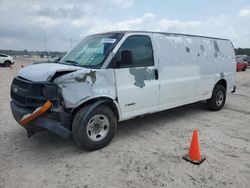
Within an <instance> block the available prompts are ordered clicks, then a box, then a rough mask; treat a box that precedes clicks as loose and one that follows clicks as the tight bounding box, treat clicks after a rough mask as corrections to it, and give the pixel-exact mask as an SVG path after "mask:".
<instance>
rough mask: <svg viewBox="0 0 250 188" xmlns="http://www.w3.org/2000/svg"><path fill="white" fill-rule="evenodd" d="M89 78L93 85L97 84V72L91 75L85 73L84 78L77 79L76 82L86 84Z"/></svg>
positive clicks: (91, 72) (90, 73) (92, 72)
mask: <svg viewBox="0 0 250 188" xmlns="http://www.w3.org/2000/svg"><path fill="white" fill-rule="evenodd" d="M88 78H90V79H91V82H92V85H93V84H95V82H96V71H92V70H91V71H90V72H89V73H85V74H84V75H83V76H82V78H81V77H75V80H76V81H77V82H86V81H88Z"/></svg>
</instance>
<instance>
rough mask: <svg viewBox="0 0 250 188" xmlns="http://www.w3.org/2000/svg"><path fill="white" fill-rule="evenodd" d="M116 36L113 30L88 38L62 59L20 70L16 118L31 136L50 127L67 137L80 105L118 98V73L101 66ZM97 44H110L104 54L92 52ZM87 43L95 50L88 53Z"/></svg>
mask: <svg viewBox="0 0 250 188" xmlns="http://www.w3.org/2000/svg"><path fill="white" fill-rule="evenodd" d="M109 37H112V40H111V39H110V38H109ZM113 38H114V37H113V35H111V34H109V35H100V36H94V37H93V38H92V40H89V39H88V38H87V39H85V43H83V44H81V43H80V46H79V45H78V46H77V47H76V48H75V49H73V50H72V51H71V52H70V53H69V54H67V55H66V56H65V57H64V58H62V60H61V61H60V62H59V63H39V64H33V65H30V66H27V67H25V68H22V69H21V70H20V71H19V73H18V75H17V76H16V77H15V78H14V80H13V82H12V84H11V102H10V106H11V111H12V115H13V117H14V119H15V120H16V121H17V122H18V123H19V124H20V125H21V126H22V127H23V128H25V129H26V130H27V132H28V136H32V135H34V134H35V133H36V132H41V131H44V130H48V131H50V132H53V133H55V134H57V135H59V136H61V137H64V138H67V137H69V136H70V135H71V126H72V122H73V117H74V114H75V112H76V111H77V110H78V109H79V108H80V107H82V106H84V105H86V103H87V102H89V101H94V100H99V99H100V97H102V98H106V99H110V100H111V101H112V100H115V97H116V92H115V89H114V88H115V86H114V83H115V81H114V73H113V71H112V70H106V71H103V69H101V66H102V64H103V63H104V61H105V59H106V57H107V56H108V55H109V53H110V51H111V50H112V49H113V47H114V46H115V44H116V43H115V42H116V40H115V39H113ZM86 40H87V45H86ZM88 40H89V42H88ZM83 42H84V41H83ZM97 44H98V45H101V44H105V45H104V47H105V46H108V47H109V48H107V49H103V50H106V52H105V53H103V54H104V55H103V57H99V56H98V57H96V58H94V56H93V57H92V56H89V54H90V51H91V50H92V51H93V49H96V48H99V46H97ZM86 46H87V47H88V48H89V49H91V50H89V52H88V54H87V55H85V57H84V54H83V53H84V52H86V48H87V47H86ZM84 48H85V49H84ZM83 49H84V51H83V52H82V50H83ZM98 50H99V49H98ZM92 51H91V52H92ZM95 53H96V52H95ZM98 55H99V54H98ZM82 57H83V58H84V59H77V60H78V61H79V62H84V61H85V62H87V63H85V64H80V63H79V64H76V63H75V61H76V60H75V61H72V60H71V59H73V58H82ZM86 59H87V60H86ZM88 63H89V65H87V64H88ZM92 65H94V66H92ZM92 67H93V68H92Z"/></svg>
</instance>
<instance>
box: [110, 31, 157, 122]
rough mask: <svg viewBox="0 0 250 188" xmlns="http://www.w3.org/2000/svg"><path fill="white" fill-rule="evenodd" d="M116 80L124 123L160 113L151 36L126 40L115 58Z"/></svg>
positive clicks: (133, 37) (139, 36)
mask: <svg viewBox="0 0 250 188" xmlns="http://www.w3.org/2000/svg"><path fill="white" fill-rule="evenodd" d="M115 79H116V91H117V98H118V103H119V105H120V109H121V113H122V119H129V118H131V117H135V116H138V115H143V114H146V113H152V112H155V111H157V109H158V101H159V80H158V70H157V69H156V67H155V64H154V54H153V47H152V43H151V38H150V36H149V35H132V36H129V37H127V38H126V40H125V41H124V42H123V44H122V45H121V47H120V49H119V50H118V52H117V53H116V55H115Z"/></svg>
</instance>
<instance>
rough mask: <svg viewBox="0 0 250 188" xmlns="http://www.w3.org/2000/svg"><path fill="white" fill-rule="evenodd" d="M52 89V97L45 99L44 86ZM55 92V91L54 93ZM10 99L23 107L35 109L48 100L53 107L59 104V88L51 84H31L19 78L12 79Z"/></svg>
mask: <svg viewBox="0 0 250 188" xmlns="http://www.w3.org/2000/svg"><path fill="white" fill-rule="evenodd" d="M48 85H49V86H50V88H51V89H53V96H50V97H45V96H44V95H43V92H42V89H43V88H44V87H45V86H48ZM54 90H55V91H54ZM11 99H12V100H13V101H14V102H16V103H18V104H19V105H21V106H23V107H30V108H37V107H39V106H41V105H43V104H44V103H45V102H46V101H47V100H50V101H51V102H52V103H53V105H54V106H57V105H59V104H60V95H59V88H58V86H57V85H55V84H53V83H51V82H31V81H29V80H26V79H23V78H21V77H16V78H14V80H13V82H12V85H11Z"/></svg>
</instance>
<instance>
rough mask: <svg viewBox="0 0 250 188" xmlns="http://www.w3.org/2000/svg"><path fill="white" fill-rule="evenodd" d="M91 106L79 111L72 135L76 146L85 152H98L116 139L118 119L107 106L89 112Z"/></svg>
mask: <svg viewBox="0 0 250 188" xmlns="http://www.w3.org/2000/svg"><path fill="white" fill-rule="evenodd" d="M89 107H90V105H88V106H85V107H84V108H83V109H81V110H79V111H78V112H77V114H76V115H75V118H74V121H73V125H72V135H73V138H74V140H75V142H76V144H77V145H78V146H79V147H80V148H82V149H85V150H97V149H100V148H103V147H105V146H106V145H108V144H109V143H110V141H111V140H112V138H113V137H114V134H115V131H116V126H117V118H116V116H115V114H114V112H113V111H112V110H111V109H110V108H109V107H107V106H105V105H100V106H97V107H96V108H95V109H93V110H92V111H90V112H89V111H88V109H89Z"/></svg>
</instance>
